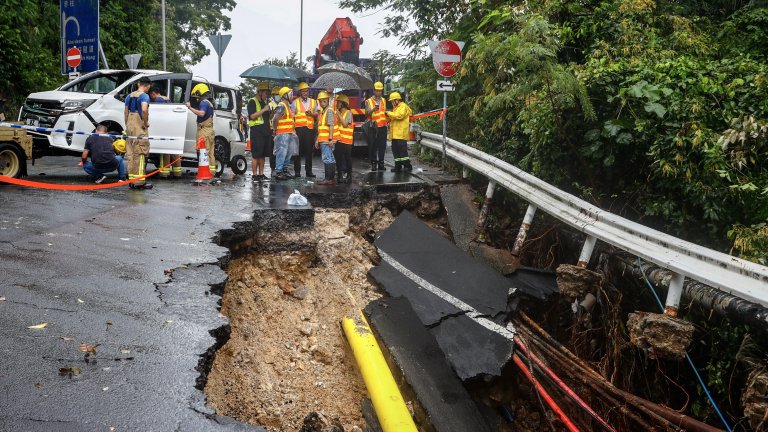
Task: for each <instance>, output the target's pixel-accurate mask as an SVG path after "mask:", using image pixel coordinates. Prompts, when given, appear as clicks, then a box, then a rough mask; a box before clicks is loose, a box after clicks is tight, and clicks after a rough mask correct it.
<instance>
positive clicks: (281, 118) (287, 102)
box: [272, 87, 296, 180]
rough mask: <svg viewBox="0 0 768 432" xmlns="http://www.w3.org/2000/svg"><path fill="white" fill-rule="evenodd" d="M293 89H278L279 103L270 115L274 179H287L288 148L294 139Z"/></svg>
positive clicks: (289, 156) (289, 153) (289, 154)
mask: <svg viewBox="0 0 768 432" xmlns="http://www.w3.org/2000/svg"><path fill="white" fill-rule="evenodd" d="M293 99H294V96H293V90H291V89H289V88H288V87H283V88H281V89H280V103H279V104H277V107H276V108H275V111H274V114H273V115H272V131H273V132H272V133H273V134H274V135H275V149H274V153H275V170H276V172H277V174H275V175H274V176H273V178H274V179H275V180H288V178H289V177H290V176H289V175H288V163H289V162H290V161H291V152H290V151H289V148H290V147H291V143H292V142H293V140H295V139H296V131H295V125H294V116H295V114H294V112H293V108H292V103H293Z"/></svg>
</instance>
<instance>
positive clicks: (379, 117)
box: [365, 97, 387, 127]
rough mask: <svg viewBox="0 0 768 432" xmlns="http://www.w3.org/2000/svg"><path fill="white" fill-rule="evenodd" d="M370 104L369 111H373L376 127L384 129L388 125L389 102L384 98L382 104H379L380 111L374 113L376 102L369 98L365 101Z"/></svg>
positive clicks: (372, 118) (372, 116)
mask: <svg viewBox="0 0 768 432" xmlns="http://www.w3.org/2000/svg"><path fill="white" fill-rule="evenodd" d="M365 102H366V103H367V104H368V109H370V110H371V120H373V121H374V122H376V126H378V127H384V126H386V125H387V114H386V112H387V101H385V100H384V98H383V97H382V98H381V103H379V110H378V111H374V110H373V107H375V106H376V102H375V101H374V100H373V98H368V99H367V100H366V101H365Z"/></svg>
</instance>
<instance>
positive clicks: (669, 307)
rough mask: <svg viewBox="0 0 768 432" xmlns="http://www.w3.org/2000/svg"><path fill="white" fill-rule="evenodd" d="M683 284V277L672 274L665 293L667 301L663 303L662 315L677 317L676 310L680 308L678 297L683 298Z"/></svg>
mask: <svg viewBox="0 0 768 432" xmlns="http://www.w3.org/2000/svg"><path fill="white" fill-rule="evenodd" d="M683 282H685V276H684V275H681V274H679V273H672V280H671V281H669V291H667V300H666V302H665V303H664V305H665V306H664V315H669V316H671V317H676V316H677V309H678V308H679V307H680V297H682V296H683Z"/></svg>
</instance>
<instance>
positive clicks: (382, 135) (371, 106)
mask: <svg viewBox="0 0 768 432" xmlns="http://www.w3.org/2000/svg"><path fill="white" fill-rule="evenodd" d="M383 93H384V84H382V83H381V82H379V81H377V82H376V83H375V84H374V85H373V97H369V98H368V99H366V100H365V116H366V117H367V118H368V119H370V122H371V123H373V124H371V125H370V126H372V127H371V131H370V132H369V135H368V156H369V158H370V161H371V171H384V153H385V152H386V151H387V114H386V111H387V101H386V100H384V98H383V97H382V94H383Z"/></svg>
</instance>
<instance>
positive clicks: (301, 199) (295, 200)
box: [288, 189, 309, 206]
mask: <svg viewBox="0 0 768 432" xmlns="http://www.w3.org/2000/svg"><path fill="white" fill-rule="evenodd" d="M307 204H309V201H307V198H306V197H305V196H304V195H302V194H301V193H300V192H299V191H298V190H297V189H294V190H293V193H292V194H291V196H289V197H288V205H291V206H305V205H307Z"/></svg>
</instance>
